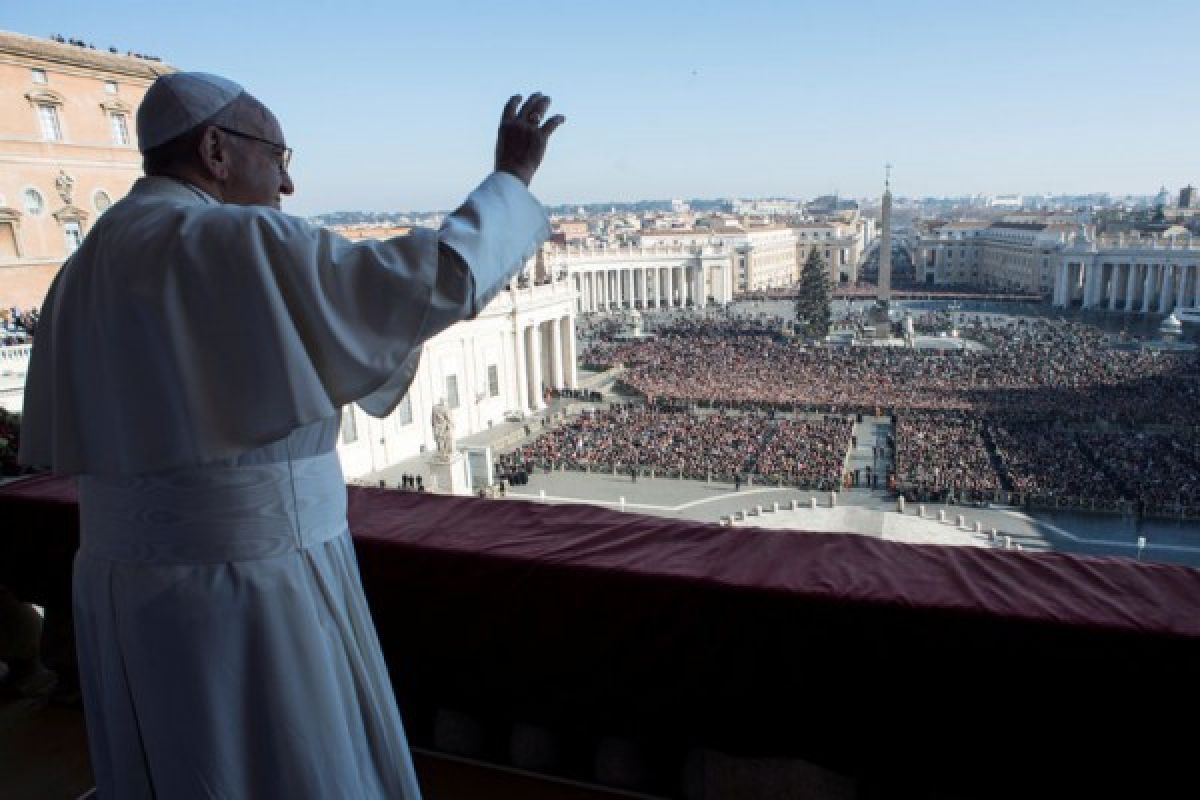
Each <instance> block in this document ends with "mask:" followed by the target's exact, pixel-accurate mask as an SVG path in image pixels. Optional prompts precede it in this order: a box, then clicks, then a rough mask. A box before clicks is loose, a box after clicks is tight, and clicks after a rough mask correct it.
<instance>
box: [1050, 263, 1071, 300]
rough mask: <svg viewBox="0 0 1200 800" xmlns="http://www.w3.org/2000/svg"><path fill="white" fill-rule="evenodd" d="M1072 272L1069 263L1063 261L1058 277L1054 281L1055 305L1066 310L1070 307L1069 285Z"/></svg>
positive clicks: (1059, 267)
mask: <svg viewBox="0 0 1200 800" xmlns="http://www.w3.org/2000/svg"><path fill="white" fill-rule="evenodd" d="M1070 275H1071V270H1070V269H1069V268H1068V267H1067V262H1065V261H1062V262H1060V263H1059V265H1058V276H1057V277H1056V278H1055V281H1054V305H1056V306H1059V307H1063V308H1065V307H1066V306H1068V305H1070V300H1069V299H1068V298H1069V297H1070V291H1071V287H1070V286H1068V285H1067V281H1068V279H1069V278H1070Z"/></svg>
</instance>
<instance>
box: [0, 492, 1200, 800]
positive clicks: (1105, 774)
mask: <svg viewBox="0 0 1200 800" xmlns="http://www.w3.org/2000/svg"><path fill="white" fill-rule="evenodd" d="M349 491H350V504H349V508H350V527H351V530H352V532H353V534H354V541H355V546H356V548H357V550H358V554H359V565H360V570H361V574H362V580H363V585H364V588H365V589H366V593H367V597H368V600H369V602H370V605H371V610H372V614H373V616H374V619H375V623H376V626H377V629H378V631H379V635H380V640H381V642H382V644H383V649H384V652H385V656H386V658H387V660H388V663H389V666H390V668H391V670H392V674H393V676H394V679H395V686H396V693H397V696H398V698H399V700H400V703H401V706H402V709H403V712H404V715H405V720H406V724H407V727H408V730H409V736H410V740H411V741H412V742H413V744H414V746H418V747H427V748H432V749H435V750H439V751H442V752H446V751H448V750H449V751H452V752H455V753H457V754H459V755H464V756H469V757H474V758H481V759H490V760H493V761H500V762H506V763H509V764H510V765H513V766H516V767H519V768H522V769H528V770H532V771H535V772H539V773H543V774H557V775H563V776H565V777H576V778H579V779H584V780H596V779H597V778H599V777H604V779H605V780H606V781H607V782H609V783H613V782H616V783H623V784H624V785H625V788H630V789H636V790H639V791H645V792H650V793H653V794H657V795H662V796H674V797H679V796H688V797H712V796H723V797H753V796H764V794H770V793H769V792H768V793H763V792H762V789H761V786H762V783H761V781H759V782H757V783H754V784H753V785H755V786H758V787H759V788H758V789H748V788H743V789H741V790H733V789H728V788H727V789H726V791H725V793H724V794H722V795H717V794H713V793H712V791H711V790H710V792H709V793H708V794H705V793H704V792H703V790H701V791H700V792H699V793H697V792H696V791H695V787H694V786H692V787H691V788H689V779H688V776H689V775H690V776H691V777H692V778H693V779H694V778H695V777H696V776H695V772H694V769H692V768H693V767H694V765H695V764H696V759H697V757H698V756H697V754H703V753H710V754H711V753H724V754H732V755H733V756H736V757H737V758H739V759H749V760H744V761H742V762H741V763H742V764H743V765H745V766H744V769H743V770H742V774H743V776H744V777H745V776H746V775H753V774H754V773H755V772H756V771H762V770H765V769H766V767H764V766H763V765H764V764H766V763H768V762H770V761H771V760H773V759H774V760H775V763H778V759H785V760H803V761H806V762H809V763H815V764H818V765H821V766H822V767H824V768H826V769H828V770H832V771H834V772H836V773H838V774H840V775H843V776H848V777H849V779H850V780H852V781H854V782H857V783H858V784H859V785H860V786H871V787H874V788H875V789H876V790H877V791H876V792H874V793H872V795H871V796H898V795H900V794H904V792H903V791H902V790H904V789H905V788H908V789H910V790H911V789H913V788H914V787H920V788H921V789H922V790H923V791H924V792H925V794H924V795H921V796H935V795H936V796H955V797H1018V796H1035V795H1036V796H1063V797H1065V796H1075V797H1084V796H1100V795H1108V794H1111V793H1112V792H1113V791H1114V787H1116V786H1127V785H1134V786H1136V787H1137V790H1136V791H1132V792H1129V793H1127V796H1139V797H1151V796H1166V795H1165V794H1164V793H1163V791H1161V790H1160V789H1159V788H1156V787H1164V786H1174V787H1176V788H1178V787H1179V786H1187V785H1191V783H1192V782H1193V781H1194V774H1193V772H1194V771H1193V770H1192V769H1191V764H1192V763H1193V759H1192V758H1191V755H1192V754H1191V752H1190V751H1191V750H1192V749H1193V748H1192V740H1191V738H1190V737H1188V736H1185V735H1180V734H1171V733H1169V731H1170V730H1171V729H1170V728H1169V727H1164V724H1163V721H1162V719H1161V716H1162V714H1164V713H1167V711H1168V710H1169V713H1170V715H1171V716H1174V717H1176V718H1178V719H1195V718H1196V716H1197V714H1198V713H1200V696H1198V695H1197V693H1196V692H1194V691H1193V690H1192V689H1191V686H1192V685H1193V683H1194V681H1195V676H1196V675H1197V674H1200V571H1196V570H1192V569H1188V568H1185V567H1176V566H1167V565H1162V564H1140V563H1136V562H1134V561H1131V560H1118V559H1114V558H1089V557H1081V556H1070V555H1065V554H1059V553H1021V552H1011V551H1000V550H983V549H977V548H950V547H937V546H928V545H926V546H914V545H903V544H897V543H893V542H886V541H883V540H881V539H875V538H871V537H866V536H850V535H842V534H800V533H795V532H788V531H767V530H755V529H750V528H736V529H730V528H721V527H718V526H716V525H705V524H697V523H690V522H682V521H674V520H664V519H661V518H651V517H641V516H638V515H634V514H621V513H619V512H615V511H607V510H602V509H597V508H592V507H586V506H546V505H540V504H533V503H526V502H522V501H512V500H508V501H498V500H479V499H473V498H449V497H437V496H430V495H424V494H415V493H408V492H399V491H395V490H378V489H361V488H351V489H350V490H349ZM73 497H74V490H73V487H72V484H71V483H70V481H67V480H60V479H54V478H35V479H31V480H27V481H23V482H20V483H17V484H13V485H10V486H7V487H4V488H3V489H0V518H3V519H4V520H5V523H6V524H5V527H4V534H3V536H0V583H3V584H5V585H7V586H8V587H9V588H10V589H12V590H13V591H14V592H16V593H17V594H18V596H21V597H23V598H26V599H29V600H31V601H34V602H40V603H41V604H42V605H44V606H45V607H46V613H47V625H50V624H51V622H52V621H57V623H58V624H59V625H60V626H61V625H62V624H63V621H64V618H67V619H69V615H70V608H71V603H70V568H71V556H72V553H73V550H74V549H75V547H76V543H77V541H78V539H77V537H78V533H77V525H78V516H77V510H76V508H75V505H74V500H73ZM1134 734H1136V736H1135V740H1131V739H1130V738H1129V737H1130V736H1131V735H1134ZM1131 748H1132V750H1131ZM1139 748H1140V749H1139ZM689 770H691V771H689ZM701 782H703V776H701ZM793 789H794V787H793ZM908 794H912V792H911V791H910V792H908ZM771 796H796V795H795V792H792V793H791V794H789V793H788V792H786V791H775V792H774V793H773V794H771Z"/></svg>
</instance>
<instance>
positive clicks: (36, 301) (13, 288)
mask: <svg viewBox="0 0 1200 800" xmlns="http://www.w3.org/2000/svg"><path fill="white" fill-rule="evenodd" d="M59 266H60V264H59V263H58V262H57V261H55V262H51V263H48V264H41V265H28V266H26V265H24V264H22V265H20V266H6V267H0V308H12V307H13V306H16V307H17V308H25V309H28V308H41V307H42V300H43V299H44V298H45V297H46V290H47V289H49V288H50V281H52V280H54V276H55V275H57V274H58V268H59Z"/></svg>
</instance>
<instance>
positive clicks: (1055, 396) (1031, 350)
mask: <svg viewBox="0 0 1200 800" xmlns="http://www.w3.org/2000/svg"><path fill="white" fill-rule="evenodd" d="M862 321H863V318H862V312H861V311H854V310H850V309H848V310H847V313H844V314H842V315H841V318H840V319H839V320H838V323H837V324H838V325H839V326H841V327H843V328H846V327H850V328H853V327H854V326H856V325H861V324H862ZM914 321H915V326H914V327H916V328H917V329H918V330H920V331H922V332H924V333H929V334H936V333H937V332H938V331H943V332H944V331H945V330H947V329H948V328H953V327H954V326H953V323H952V321H951V319H950V317H949V315H947V314H946V313H944V312H929V313H924V314H919V315H917V317H916V318H915V320H914ZM640 322H641V324H644V327H645V335H643V336H640V337H629V336H627V335H624V333H623V332H622V330H623V329H622V326H621V323H620V321H619V320H617V319H614V318H611V317H604V318H598V319H595V320H592V321H589V322H588V323H586V324H583V325H581V336H582V338H583V341H584V343H585V345H586V346H585V348H584V349H583V350H582V361H583V362H584V363H585V364H586V365H588V366H589V367H591V368H595V369H613V370H616V371H618V372H619V380H618V383H617V389H618V390H619V391H620V392H621V394H622V396H623V399H622V401H621V402H618V403H616V404H612V405H597V406H594V407H591V408H585V409H583V410H582V412H581V413H579V414H577V415H574V416H571V417H569V418H568V419H566V420H565V421H564V422H563V424H562V425H560V426H558V427H556V428H554V429H552V430H548V431H546V432H544V433H543V434H541V435H540V436H537V437H534V438H532V439H531V440H530V441H528V442H525V443H524V444H523V445H522V446H520V447H518V448H516V449H515V450H512V451H511V452H509V453H508V454H506V455H505V456H504V457H503V458H502V460H501V463H502V464H503V465H507V466H503V467H502V469H511V468H513V466H514V465H515V466H519V467H520V468H523V469H524V470H525V471H527V472H534V471H537V470H543V471H544V470H546V469H556V468H557V469H568V470H578V471H585V472H607V473H614V472H615V473H617V474H620V475H630V476H636V475H641V476H650V475H655V474H657V475H667V476H672V477H676V478H680V477H682V478H685V479H693V480H712V479H714V478H716V479H718V480H721V481H730V482H734V481H736V482H737V483H738V484H739V485H740V484H741V483H743V482H751V481H757V482H759V483H762V484H768V485H773V486H788V487H795V488H806V489H807V488H812V489H829V488H835V487H837V488H850V487H854V486H870V485H871V483H870V481H871V480H872V479H874V481H875V482H876V483H875V485H877V486H878V487H879V488H881V489H887V490H889V491H892V492H895V493H898V494H902V495H903V496H904V497H906V498H907V499H908V500H910V501H912V502H958V503H973V504H977V505H980V504H985V503H987V504H993V503H998V504H1003V505H1013V506H1019V507H1024V508H1027V509H1031V508H1039V509H1059V510H1067V509H1073V510H1085V511H1103V512H1111V513H1114V514H1132V515H1138V516H1142V515H1147V516H1152V517H1159V518H1169V519H1190V518H1196V517H1197V516H1200V495H1198V493H1197V485H1196V480H1195V478H1194V475H1195V473H1196V469H1197V466H1198V464H1197V461H1196V456H1195V455H1194V454H1195V452H1196V450H1195V443H1196V431H1195V428H1194V426H1193V425H1192V424H1191V419H1192V415H1193V409H1194V408H1195V402H1196V399H1197V390H1198V387H1200V383H1198V382H1197V381H1198V378H1200V365H1198V362H1197V358H1196V356H1195V354H1194V353H1193V352H1191V351H1184V350H1170V349H1149V348H1132V347H1122V346H1120V343H1119V342H1117V341H1115V339H1114V337H1113V336H1111V335H1108V334H1105V333H1104V332H1103V331H1101V330H1100V329H1098V328H1096V327H1093V326H1090V325H1087V324H1084V323H1081V322H1078V321H1067V320H1054V319H1045V318H1033V317H999V316H997V317H995V318H986V317H985V318H983V319H981V321H979V322H976V323H969V324H967V325H966V326H963V327H962V328H961V329H959V330H955V331H954V335H955V337H956V338H959V339H961V340H964V341H970V342H971V343H973V345H975V347H973V348H972V349H967V348H963V349H942V350H932V349H918V348H908V347H866V346H844V347H831V346H828V345H814V344H812V343H808V342H805V341H803V340H800V339H797V338H794V337H792V336H790V335H789V333H790V331H789V326H788V324H787V318H786V316H784V315H777V314H771V313H764V312H761V311H760V312H758V313H745V312H741V313H739V312H738V311H736V310H734V311H725V312H722V313H711V312H710V313H709V314H707V315H705V316H699V315H696V316H686V315H682V314H679V313H674V314H672V313H661V314H658V313H650V314H646V315H643V317H642V319H641V320H640ZM1148 397H1153V398H1154V401H1153V402H1152V403H1149V402H1146V400H1147V398H1148ZM863 415H872V416H879V417H882V418H886V419H887V420H889V422H890V430H889V433H888V434H887V435H886V436H885V437H884V438H882V439H881V440H880V441H879V443H878V444H872V453H871V454H870V455H871V459H870V462H869V463H868V464H867V466H866V467H865V468H863V469H859V468H857V467H856V465H854V464H852V461H853V458H852V455H853V451H854V447H855V445H857V444H858V443H857V442H856V441H854V438H855V437H854V435H853V433H852V428H853V426H854V423H855V421H856V420H857V421H861V419H862V417H863ZM859 466H861V465H859ZM872 470H874V474H873V475H872Z"/></svg>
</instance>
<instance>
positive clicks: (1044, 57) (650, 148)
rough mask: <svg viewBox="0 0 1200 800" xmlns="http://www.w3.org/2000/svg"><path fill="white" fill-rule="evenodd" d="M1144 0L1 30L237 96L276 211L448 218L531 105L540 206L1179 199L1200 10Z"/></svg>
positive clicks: (108, 17)
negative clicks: (502, 134)
mask: <svg viewBox="0 0 1200 800" xmlns="http://www.w3.org/2000/svg"><path fill="white" fill-rule="evenodd" d="M1130 9H1131V6H1130V5H1129V4H1127V3H1122V4H1118V3H1115V2H1093V3H1083V2H1061V3H1055V4H1052V5H1048V6H1043V5H1042V4H1040V3H1034V2H1027V1H1026V0H1017V1H1016V2H1010V3H1006V4H1004V5H1003V6H998V7H988V8H976V7H974V6H972V5H968V4H962V3H951V2H942V1H941V0H937V1H936V2H934V1H932V0H931V1H928V2H920V1H918V2H913V3H907V4H904V5H902V6H900V5H894V4H888V3H883V2H865V3H859V4H857V5H854V6H845V5H833V4H820V5H814V6H811V7H801V6H799V5H798V4H793V3H770V2H761V1H760V2H744V3H741V4H738V5H737V6H736V7H734V6H733V5H732V4H728V3H713V2H693V3H688V4H686V5H684V4H676V3H662V4H658V5H655V6H642V5H640V4H634V3H625V2H616V3H609V4H606V5H605V6H603V7H602V8H601V7H594V6H575V5H559V4H549V3H534V2H513V3H510V4H508V5H505V6H503V7H501V6H496V5H494V4H484V3H478V2H450V3H445V4H442V5H441V6H439V7H435V6H434V5H431V4H426V5H421V6H417V7H414V8H411V9H406V10H400V9H398V8H397V7H396V6H395V5H394V4H390V3H385V2H359V3H353V2H344V3H340V4H337V5H332V4H329V3H321V2H317V0H298V1H297V2H293V3H289V4H287V5H276V4H261V5H255V4H248V3H245V2H237V3H235V2H231V0H213V1H212V2H210V3H208V4H205V5H204V6H203V7H199V6H195V7H193V6H187V7H180V8H172V9H171V11H170V14H164V13H162V8H161V5H160V4H152V3H148V2H144V0H113V1H112V2H109V3H106V4H100V5H96V4H91V3H81V2H67V3H65V4H57V5H45V4H42V5H38V6H34V5H20V6H17V7H11V8H7V9H6V13H5V14H4V16H3V18H2V19H0V27H3V28H4V29H6V30H11V31H15V32H18V33H24V34H28V35H32V36H40V37H48V36H49V35H51V34H55V33H58V34H62V35H64V36H67V37H76V38H81V39H84V40H86V41H89V42H92V43H94V44H95V45H96V46H97V47H98V48H107V47H108V46H110V45H112V46H115V47H117V48H118V49H119V50H120V51H121V52H125V51H126V50H135V51H139V52H143V53H148V54H153V55H157V56H161V57H162V58H163V59H164V60H165V61H167V62H168V63H170V64H171V65H173V66H176V67H178V68H181V69H192V70H202V71H209V72H216V73H219V74H223V75H226V76H228V77H230V78H233V79H234V80H237V81H238V82H240V83H241V84H242V85H243V86H245V87H246V89H247V90H248V91H250V92H251V93H253V94H255V95H256V96H258V97H259V98H260V99H262V100H263V101H264V102H265V103H267V105H268V106H270V107H271V108H272V109H273V110H274V111H275V112H276V114H277V115H278V116H279V118H280V120H281V122H282V124H283V127H284V131H285V133H286V135H287V138H288V142H289V144H291V145H292V146H293V147H294V148H295V150H296V157H295V160H294V162H293V177H294V179H295V183H296V186H297V191H296V195H295V196H294V197H293V198H290V199H288V200H286V201H285V209H286V210H288V211H290V212H292V213H297V214H303V215H314V214H318V213H330V212H332V211H334V210H337V209H347V210H349V209H353V210H364V211H366V210H380V211H384V210H386V211H391V210H402V209H409V210H415V209H431V210H432V209H448V208H453V207H455V206H456V205H457V204H458V202H459V201H460V200H461V199H462V198H463V197H464V196H465V195H466V193H467V192H468V191H469V190H470V189H471V188H472V187H473V186H474V185H475V183H477V182H478V181H479V180H480V179H481V178H482V177H483V176H484V175H485V174H486V173H487V172H488V171H489V170H490V168H491V158H492V147H493V141H494V139H493V137H494V131H495V126H496V121H497V119H498V116H499V112H500V108H501V106H502V105H503V103H504V100H505V98H506V97H507V96H508V95H509V94H511V93H513V92H520V93H528V92H530V91H533V90H542V91H545V92H546V93H547V94H549V95H551V96H552V97H553V98H554V100H555V104H554V111H555V112H560V113H563V114H565V115H566V116H567V120H568V122H567V124H566V126H564V127H563V128H562V129H561V130H560V131H559V132H558V133H557V134H556V135H555V137H554V141H553V142H552V143H551V149H550V152H549V154H548V157H547V159H546V163H545V165H544V167H543V170H542V172H541V173H539V175H538V177H537V179H536V180H535V183H534V187H533V188H534V191H535V192H536V193H537V195H538V197H539V198H540V199H541V200H542V201H543V202H545V203H546V204H547V205H561V204H572V205H575V204H588V203H606V202H636V201H638V200H644V199H647V198H672V197H676V198H717V197H742V198H750V197H814V196H818V195H823V194H832V193H835V192H836V193H838V194H840V195H842V196H845V197H876V196H878V195H879V193H880V191H881V189H882V182H883V165H884V164H885V163H892V164H894V165H895V169H894V170H893V181H892V185H893V189H894V191H895V192H896V194H897V195H902V196H906V197H927V196H941V197H955V196H969V195H975V194H980V193H983V194H1023V195H1041V194H1045V193H1051V194H1091V193H1097V192H1108V193H1110V194H1113V195H1118V196H1120V195H1126V194H1133V195H1152V194H1154V193H1155V192H1157V191H1158V188H1159V186H1163V185H1165V186H1166V187H1167V188H1168V189H1170V190H1171V191H1172V192H1175V191H1177V190H1178V188H1179V187H1180V186H1182V185H1185V184H1188V183H1191V184H1196V183H1200V174H1197V172H1200V170H1197V167H1196V162H1195V159H1194V157H1193V158H1189V157H1187V156H1186V155H1185V154H1186V153H1188V152H1190V150H1189V148H1190V144H1189V142H1190V138H1191V136H1192V135H1194V133H1195V132H1196V131H1198V130H1200V110H1198V109H1197V106H1196V104H1195V103H1194V101H1192V100H1189V99H1188V98H1189V97H1191V96H1192V95H1193V92H1192V91H1190V90H1192V89H1193V88H1194V86H1195V85H1196V81H1195V76H1196V75H1197V74H1200V72H1198V70H1197V67H1198V66H1200V64H1198V63H1197V61H1198V60H1200V57H1198V55H1197V52H1196V49H1195V47H1194V41H1193V39H1194V32H1195V31H1196V30H1197V28H1198V25H1197V23H1200V4H1196V3H1185V2H1176V1H1175V0H1170V1H1169V2H1159V3H1154V4H1149V5H1142V6H1139V7H1138V11H1137V13H1136V18H1134V19H1132V21H1131V17H1130ZM68 21H69V22H68ZM1189 170H1190V171H1189ZM1098 187H1100V188H1098Z"/></svg>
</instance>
